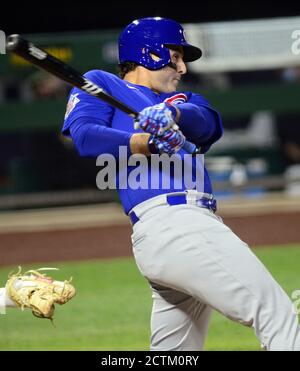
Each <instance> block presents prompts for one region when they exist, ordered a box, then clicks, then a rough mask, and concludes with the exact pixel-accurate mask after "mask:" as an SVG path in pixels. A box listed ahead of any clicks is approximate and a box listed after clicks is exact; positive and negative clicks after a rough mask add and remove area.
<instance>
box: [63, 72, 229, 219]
mask: <svg viewBox="0 0 300 371" xmlns="http://www.w3.org/2000/svg"><path fill="white" fill-rule="evenodd" d="M85 76H86V77H87V78H88V79H89V80H91V81H93V82H95V83H96V84H97V85H99V86H100V87H102V88H103V89H104V90H105V91H106V92H107V93H108V94H110V95H112V96H114V97H115V98H117V99H118V100H120V101H122V102H124V103H125V104H126V105H128V106H130V107H132V108H133V109H134V110H136V111H138V112H139V111H141V110H142V109H143V108H145V107H148V106H152V105H155V104H158V103H161V102H169V103H171V104H178V105H180V111H181V116H180V121H179V123H178V125H179V126H180V130H181V131H182V132H183V134H184V135H185V136H186V138H187V139H188V140H189V141H191V142H193V143H195V144H196V145H197V146H200V147H201V152H202V153H205V152H207V150H208V149H209V148H210V146H211V145H212V144H213V143H214V142H215V141H217V140H218V139H219V138H220V137H221V135H222V122H221V118H220V115H219V114H218V112H217V111H215V110H214V109H213V108H212V107H211V106H210V104H209V103H208V102H207V100H205V99H204V98H203V97H202V96H201V95H199V94H194V93H191V92H173V93H161V94H157V93H155V92H153V91H152V90H150V89H149V88H148V87H145V86H142V85H135V84H132V83H129V82H127V81H125V80H122V79H120V78H119V77H117V76H116V75H113V74H111V73H108V72H105V71H100V70H92V71H89V72H87V73H86V74H85ZM137 132H142V130H135V129H134V123H133V119H132V118H131V117H130V116H128V115H127V114H125V113H124V112H122V111H120V110H119V109H116V108H114V107H112V106H111V105H109V104H107V103H105V102H103V101H101V100H99V99H98V98H96V97H93V96H91V95H89V94H87V93H85V92H83V91H82V90H80V89H77V88H74V89H72V91H71V93H70V97H69V102H68V105H67V111H66V116H65V121H64V125H63V129H62V133H63V134H64V135H66V136H70V137H71V138H72V140H73V142H74V145H75V147H76V149H77V150H78V152H79V154H80V155H81V156H86V157H98V156H99V155H103V154H108V155H110V156H113V157H114V158H115V159H116V160H117V161H118V165H119V167H118V174H117V176H116V180H115V181H116V187H117V189H118V192H119V196H120V200H121V203H122V205H123V208H124V211H125V212H126V213H128V212H129V211H130V210H131V209H132V208H133V207H134V206H136V205H137V204H139V203H141V202H143V201H145V200H147V199H149V198H152V197H155V196H158V195H160V194H163V193H170V192H178V191H183V190H186V189H190V188H189V187H187V186H186V184H185V183H184V182H181V183H182V184H181V185H179V186H178V184H180V183H179V182H177V180H178V179H175V175H174V174H176V172H175V171H174V169H172V167H171V169H170V174H169V175H170V184H169V185H168V188H167V189H166V187H165V186H164V185H163V184H161V181H160V182H159V186H157V182H154V183H155V184H156V186H155V187H153V186H152V187H151V185H153V182H152V181H151V179H152V180H153V178H154V177H159V178H160V179H161V175H162V174H159V173H160V172H161V171H162V170H161V169H158V170H157V168H155V169H153V168H151V166H150V165H149V166H148V168H147V173H148V180H147V182H148V184H147V185H146V186H144V187H140V188H138V189H136V188H135V187H130V184H127V185H126V187H124V186H123V185H124V184H123V183H122V184H123V185H122V184H121V181H120V179H121V178H122V177H123V176H124V174H125V176H126V177H130V174H131V173H132V172H133V173H132V174H134V171H136V170H137V167H138V166H139V164H138V163H136V164H135V165H132V166H128V164H127V166H126V168H124V166H123V164H124V161H123V160H124V159H121V158H120V147H122V148H126V149H127V150H126V151H125V156H126V158H127V159H128V158H129V156H130V155H131V153H130V146H129V142H130V138H131V136H132V134H133V133H137ZM122 153H124V151H123V152H122ZM185 155H186V152H185V150H183V149H181V150H180V151H179V152H178V156H180V159H181V161H182V167H183V171H184V167H188V166H189V167H190V168H191V173H192V177H194V178H195V174H196V171H197V166H198V167H202V170H201V171H202V172H203V177H202V180H201V182H203V189H202V191H203V192H206V193H212V187H211V182H210V179H209V176H208V173H207V171H206V168H205V166H204V165H203V162H199V161H196V159H195V158H193V159H191V162H185V160H184V159H185ZM120 162H122V166H120ZM122 182H123V180H122Z"/></svg>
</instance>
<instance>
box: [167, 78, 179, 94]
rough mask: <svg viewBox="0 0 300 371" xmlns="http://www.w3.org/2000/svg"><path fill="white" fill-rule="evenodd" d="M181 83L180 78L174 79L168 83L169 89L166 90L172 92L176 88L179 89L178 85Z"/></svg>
mask: <svg viewBox="0 0 300 371" xmlns="http://www.w3.org/2000/svg"><path fill="white" fill-rule="evenodd" d="M178 84H179V81H178V80H172V81H171V82H170V83H169V84H168V88H167V89H168V91H166V93H171V92H172V91H174V90H176V89H177V86H178Z"/></svg>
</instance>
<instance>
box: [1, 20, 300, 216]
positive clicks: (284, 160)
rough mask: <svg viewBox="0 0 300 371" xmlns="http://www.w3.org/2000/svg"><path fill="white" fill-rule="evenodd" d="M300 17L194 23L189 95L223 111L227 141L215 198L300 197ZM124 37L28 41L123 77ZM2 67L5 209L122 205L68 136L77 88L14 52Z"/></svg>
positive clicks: (212, 162)
mask: <svg viewBox="0 0 300 371" xmlns="http://www.w3.org/2000/svg"><path fill="white" fill-rule="evenodd" d="M299 25H300V17H290V18H283V19H270V20H257V21H235V22H220V23H205V24H188V25H186V30H187V36H188V38H189V39H190V41H191V42H192V43H194V44H197V45H200V46H201V47H202V49H203V51H204V56H203V58H201V59H200V60H199V61H197V62H195V63H194V64H191V66H190V71H189V73H188V74H187V75H186V76H185V78H184V80H183V82H182V85H181V87H180V89H181V90H192V91H194V92H198V93H200V94H202V95H204V96H205V97H206V98H207V99H208V100H209V102H210V103H211V104H212V105H213V106H214V107H215V108H216V109H217V110H218V111H219V112H220V113H221V115H222V118H223V124H224V137H223V138H222V139H221V140H220V141H219V142H218V143H217V144H216V145H214V146H213V148H212V149H211V150H210V151H209V153H208V154H207V156H206V165H207V167H208V170H209V171H210V174H211V177H212V181H213V185H214V188H215V192H216V195H217V196H218V197H219V198H225V199H226V198H229V197H234V196H235V195H237V194H238V195H243V196H245V197H261V196H263V195H264V194H265V193H268V192H272V191H280V192H285V193H286V194H291V195H300V104H299V97H300V51H299V54H295V53H293V50H294V49H293V47H292V46H293V43H294V42H295V40H294V39H293V34H294V31H295V30H296V29H297V27H298V28H300V26H299ZM119 32H120V30H107V31H103V30H102V31H101V32H100V31H99V32H80V33H78V32H74V33H63V34H42V35H24V36H25V37H26V38H28V39H30V40H32V41H33V42H34V43H35V44H37V45H39V46H40V47H41V48H44V49H46V50H47V51H48V52H50V53H52V54H53V55H55V56H56V57H58V58H60V59H62V60H64V61H66V62H67V63H70V64H71V65H72V66H73V67H75V68H76V69H78V70H80V71H82V72H85V71H87V70H90V69H95V68H96V69H103V70H107V71H109V72H112V73H117V70H116V65H117V62H118V55H117V39H118V34H119ZM0 58H1V63H0V107H1V108H0V122H1V126H0V210H1V209H11V208H12V209H13V208H26V207H31V206H33V207H37V206H38V207H40V206H43V205H46V206H49V205H60V204H76V203H93V202H106V201H111V200H117V196H116V193H115V191H108V192H102V191H101V192H100V191H98V190H97V188H96V182H95V180H96V174H97V172H98V171H99V168H97V167H96V163H95V160H93V159H84V158H80V157H79V156H78V154H77V153H76V152H75V149H74V148H73V145H72V143H71V142H70V141H69V140H67V139H66V138H64V137H62V136H61V135H60V128H61V126H62V123H63V117H64V113H65V107H66V102H67V97H68V94H69V91H70V86H68V85H67V84H65V83H64V82H62V81H60V80H59V79H57V78H55V77H53V76H51V75H49V74H47V73H45V72H42V71H38V70H37V69H36V68H35V67H33V66H31V65H29V64H28V63H26V62H25V61H24V60H22V59H21V58H19V57H16V56H15V55H11V54H6V55H1V56H0Z"/></svg>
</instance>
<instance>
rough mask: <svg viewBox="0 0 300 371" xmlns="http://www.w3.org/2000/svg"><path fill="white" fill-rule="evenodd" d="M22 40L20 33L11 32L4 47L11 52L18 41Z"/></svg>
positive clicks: (15, 47)
mask: <svg viewBox="0 0 300 371" xmlns="http://www.w3.org/2000/svg"><path fill="white" fill-rule="evenodd" d="M21 41H22V39H21V37H20V35H18V34H13V35H9V36H8V37H7V40H6V49H7V50H8V51H10V52H13V51H14V50H15V49H17V47H18V46H19V44H20V42H21Z"/></svg>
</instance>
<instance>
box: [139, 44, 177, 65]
mask: <svg viewBox="0 0 300 371" xmlns="http://www.w3.org/2000/svg"><path fill="white" fill-rule="evenodd" d="M140 61H141V63H139V64H141V65H142V66H144V67H146V68H148V69H149V70H159V69H161V68H163V67H165V66H167V65H168V64H169V63H170V62H171V55H170V50H169V49H168V48H167V47H165V46H164V45H159V46H158V45H154V46H149V45H147V46H145V47H143V48H142V49H141V58H140Z"/></svg>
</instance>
